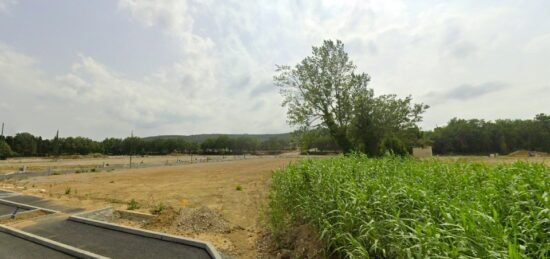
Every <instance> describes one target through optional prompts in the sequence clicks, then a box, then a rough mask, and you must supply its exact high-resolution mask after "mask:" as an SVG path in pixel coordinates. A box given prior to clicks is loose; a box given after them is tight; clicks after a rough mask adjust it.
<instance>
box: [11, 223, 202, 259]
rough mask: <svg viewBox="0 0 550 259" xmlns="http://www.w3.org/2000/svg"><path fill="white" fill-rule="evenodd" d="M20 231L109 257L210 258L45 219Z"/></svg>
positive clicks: (191, 249) (149, 240)
mask: <svg viewBox="0 0 550 259" xmlns="http://www.w3.org/2000/svg"><path fill="white" fill-rule="evenodd" d="M21 230H23V231H26V232H29V233H32V234H35V235H38V236H41V237H45V238H48V239H52V240H54V241H57V242H60V243H63V244H67V245H70V246H74V247H77V248H80V249H83V250H86V251H90V252H92V253H95V254H99V255H103V256H107V257H111V258H136V259H138V258H189V259H193V258H201V259H202V258H205V259H206V258H210V256H209V255H208V253H207V252H206V251H205V250H204V249H201V248H196V247H192V246H186V245H182V244H178V243H172V242H167V241H162V240H158V239H153V238H148V237H143V236H138V235H133V234H128V233H124V232H119V231H115V230H111V229H106V228H101V227H96V226H92V225H88V224H84V223H79V222H74V221H70V220H67V217H66V216H63V215H61V216H55V217H46V218H43V219H39V220H37V221H36V223H35V224H33V225H31V226H27V227H24V228H21Z"/></svg>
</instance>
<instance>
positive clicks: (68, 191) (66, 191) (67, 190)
mask: <svg viewBox="0 0 550 259" xmlns="http://www.w3.org/2000/svg"><path fill="white" fill-rule="evenodd" d="M69 194H71V187H67V188H66V189H65V195H69Z"/></svg>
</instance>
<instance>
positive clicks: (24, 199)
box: [2, 195, 84, 213]
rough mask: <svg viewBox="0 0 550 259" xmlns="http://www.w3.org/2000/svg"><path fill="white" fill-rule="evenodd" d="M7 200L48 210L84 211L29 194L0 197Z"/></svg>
mask: <svg viewBox="0 0 550 259" xmlns="http://www.w3.org/2000/svg"><path fill="white" fill-rule="evenodd" d="M2 199H4V200H7V201H13V202H18V203H23V204H27V205H32V206H36V207H41V208H45V209H50V210H57V211H61V212H65V213H78V212H82V211H84V209H81V208H73V207H67V206H63V205H59V204H55V203H53V202H51V201H48V200H45V199H42V198H40V197H35V196H30V195H14V196H8V197H4V198H2Z"/></svg>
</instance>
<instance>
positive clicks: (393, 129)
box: [274, 40, 428, 155]
mask: <svg viewBox="0 0 550 259" xmlns="http://www.w3.org/2000/svg"><path fill="white" fill-rule="evenodd" d="M356 68H357V67H356V66H355V64H354V63H353V62H352V61H351V60H350V58H349V56H348V54H347V53H346V52H345V50H344V44H343V43H342V42H341V41H336V42H334V41H332V40H326V41H324V42H323V45H322V46H320V47H313V52H312V55H311V56H308V57H306V58H305V59H303V60H302V61H301V62H300V63H298V64H297V65H296V66H294V67H291V66H277V69H276V75H275V76H274V82H275V84H276V85H277V86H279V87H280V91H281V95H282V96H283V98H284V99H283V106H286V107H287V108H288V111H287V117H288V122H289V124H290V125H291V126H298V127H299V128H300V131H302V132H304V131H307V130H309V129H311V128H326V129H328V131H329V133H330V135H331V136H332V137H333V138H334V140H335V141H336V143H337V144H338V146H339V147H340V148H341V149H342V151H343V152H344V153H347V152H350V151H352V150H357V151H361V152H367V153H369V154H373V155H378V154H380V153H381V152H380V150H381V149H383V148H382V147H383V146H384V145H383V143H388V144H387V145H388V146H390V148H391V149H393V148H394V146H396V145H398V146H399V145H401V144H403V146H404V145H405V144H406V143H407V142H408V141H405V140H403V138H404V137H406V136H408V134H405V133H406V132H408V131H410V129H411V128H414V127H416V123H417V122H419V121H420V120H421V119H422V117H421V116H420V114H422V113H423V112H424V111H425V110H426V109H427V108H428V107H427V106H425V105H422V104H412V103H411V98H410V97H407V98H405V99H399V98H397V97H396V96H395V95H383V96H379V97H375V96H374V92H373V90H372V89H370V88H368V87H367V85H368V83H369V81H370V76H369V75H368V74H366V73H357V72H356V71H355V70H356ZM388 130H389V131H388ZM381 143H382V144H381ZM399 143H401V144H399ZM399 148H400V149H403V148H401V147H399Z"/></svg>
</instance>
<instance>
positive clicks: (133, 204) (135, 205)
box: [127, 199, 141, 210]
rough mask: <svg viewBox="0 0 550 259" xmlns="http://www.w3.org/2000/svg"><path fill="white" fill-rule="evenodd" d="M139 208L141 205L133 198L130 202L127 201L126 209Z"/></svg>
mask: <svg viewBox="0 0 550 259" xmlns="http://www.w3.org/2000/svg"><path fill="white" fill-rule="evenodd" d="M139 208H141V206H140V205H139V203H138V202H137V201H136V200H135V199H132V200H131V201H130V202H128V208H127V209H128V210H137V209H139Z"/></svg>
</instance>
